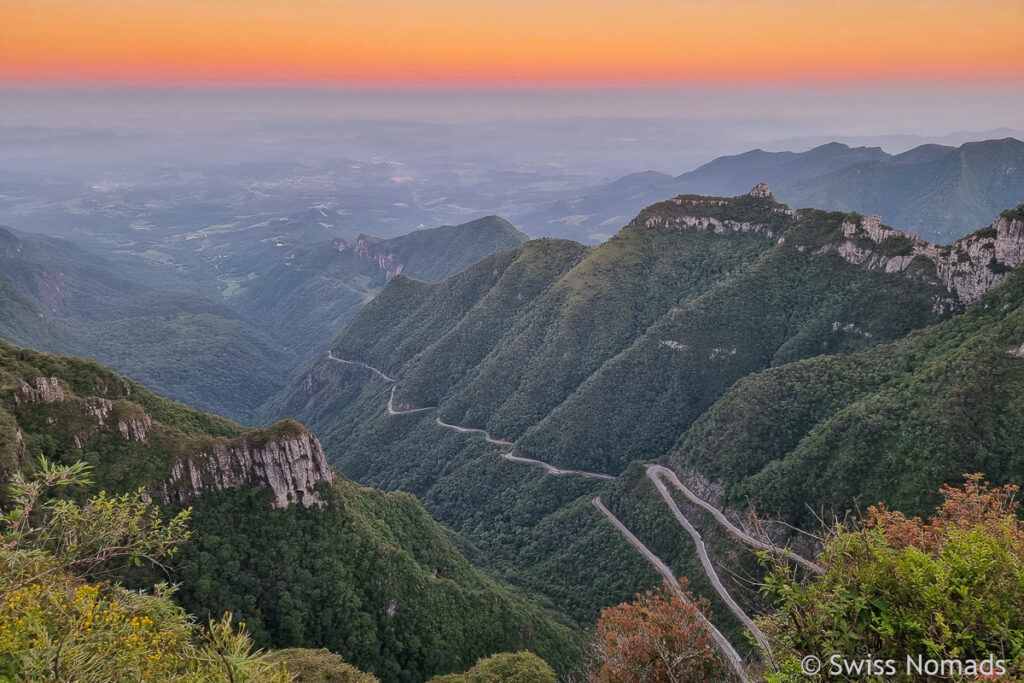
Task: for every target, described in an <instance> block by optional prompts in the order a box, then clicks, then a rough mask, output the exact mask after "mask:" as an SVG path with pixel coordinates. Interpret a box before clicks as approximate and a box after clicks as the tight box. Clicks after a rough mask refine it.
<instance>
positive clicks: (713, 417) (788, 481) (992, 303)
mask: <svg viewBox="0 0 1024 683" xmlns="http://www.w3.org/2000/svg"><path fill="white" fill-rule="evenodd" d="M993 232H994V233H995V235H992V233H993ZM980 234H981V235H982V237H981V238H980V239H983V240H988V239H992V238H995V239H996V248H995V249H994V250H993V249H989V250H986V251H984V252H982V253H994V254H996V255H1005V254H1006V253H1007V250H1008V249H1010V248H1012V249H1015V250H1016V252H1015V253H1017V254H1018V255H1019V254H1021V253H1022V252H1021V248H1022V247H1024V207H1021V208H1018V209H1015V210H1013V211H1007V212H1004V213H1003V214H1001V215H1000V217H999V218H998V219H997V220H996V223H995V224H994V227H993V228H992V229H987V230H984V231H981V233H980ZM993 258H996V259H997V263H1007V262H1006V261H1002V260H1000V259H999V258H998V257H996V256H994V257H993ZM1018 261H1019V258H1018ZM996 270H997V271H998V270H1001V269H999V268H997V269H996ZM1001 274H1002V276H1003V277H1006V272H1005V271H1003V272H1002V273H1001ZM1022 357H1024V271H1021V269H1020V268H1017V269H1016V270H1013V271H1012V273H1011V274H1010V276H1009V277H1008V279H1006V281H1005V282H1003V283H1002V284H1001V285H1000V286H997V287H994V288H992V289H991V291H989V292H987V293H986V294H984V296H982V297H981V298H980V299H979V300H978V301H977V302H976V303H975V304H974V305H973V306H971V308H970V309H969V310H968V311H967V312H966V313H964V314H963V315H959V316H955V317H953V318H951V319H949V320H947V321H944V322H942V323H940V324H937V325H934V326H931V327H928V328H925V329H922V330H918V331H916V332H914V333H912V334H910V335H908V336H907V337H906V338H904V339H900V340H898V341H895V342H893V343H891V344H886V345H883V346H877V347H875V348H872V349H869V350H866V351H864V352H861V353H856V354H853V355H849V356H821V357H818V358H811V359H808V360H805V361H801V362H798V363H791V364H788V365H783V366H781V367H777V368H772V369H769V370H766V371H764V372H762V373H759V374H757V375H752V376H750V377H747V378H744V379H742V380H740V381H739V382H737V383H736V384H735V385H734V386H733V387H732V388H730V390H729V391H728V392H727V393H726V394H725V395H724V396H723V397H722V398H721V399H720V400H719V401H718V402H717V403H716V404H715V405H714V406H712V408H711V409H709V410H708V411H707V412H706V413H704V415H703V416H702V417H701V418H700V419H699V420H698V421H697V422H695V423H694V424H693V426H692V427H691V428H690V429H689V430H688V431H687V432H686V433H685V434H683V436H682V437H681V438H680V440H679V443H678V444H677V445H676V446H675V447H674V448H673V449H672V451H671V452H670V454H669V455H668V456H667V458H668V461H669V462H671V463H673V464H675V465H678V466H682V467H685V468H688V469H691V468H692V469H695V470H696V471H699V472H700V473H702V474H703V475H704V476H706V477H708V478H710V479H713V480H715V481H718V482H721V483H723V484H724V485H725V491H724V493H725V497H726V500H727V501H729V502H731V503H733V504H734V505H740V506H742V505H744V504H746V503H750V504H753V505H755V506H756V507H757V508H758V509H759V510H762V511H764V512H770V513H776V514H781V515H782V516H784V517H786V518H788V519H790V520H791V521H794V522H806V521H808V520H807V518H808V516H809V515H811V514H812V510H821V509H822V508H824V509H830V508H833V507H835V508H842V507H843V506H845V505H848V504H849V501H851V500H853V499H854V498H855V497H859V498H860V499H862V500H864V501H865V502H867V503H871V502H874V501H877V500H884V501H886V502H887V503H889V504H891V505H893V506H896V507H898V508H899V509H901V510H905V511H907V512H908V513H920V512H924V511H925V510H928V509H930V508H931V507H933V506H934V504H935V502H936V500H937V497H938V494H937V493H936V491H937V489H938V485H939V484H941V483H943V482H948V481H956V480H957V478H958V477H959V476H960V475H961V474H962V473H964V472H975V471H983V472H985V473H986V475H987V476H988V477H990V478H991V479H992V480H993V481H999V482H1014V483H1018V484H1019V483H1021V482H1024V462H1022V461H1021V459H1020V454H1021V452H1022V451H1024V402H1022V398H1021V397H1022V396H1024V364H1022V362H1021V359H1022ZM782 397H785V399H784V400H783V399H782ZM811 482H816V483H817V484H820V483H822V482H827V486H822V485H812V483H811ZM805 505H809V506H810V508H808V507H805Z"/></svg>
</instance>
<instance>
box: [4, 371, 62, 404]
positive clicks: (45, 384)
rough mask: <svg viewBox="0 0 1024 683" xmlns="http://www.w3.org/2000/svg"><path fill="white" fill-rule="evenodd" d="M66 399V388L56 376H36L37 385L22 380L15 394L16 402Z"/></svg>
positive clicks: (51, 401)
mask: <svg viewBox="0 0 1024 683" xmlns="http://www.w3.org/2000/svg"><path fill="white" fill-rule="evenodd" d="M63 400H64V390H63V389H61V387H60V382H58V381H57V378H56V377H36V378H35V387H33V386H31V385H30V384H29V383H28V382H26V381H24V380H20V383H19V385H18V391H16V392H15V394H14V402H15V403H57V402H58V401H63Z"/></svg>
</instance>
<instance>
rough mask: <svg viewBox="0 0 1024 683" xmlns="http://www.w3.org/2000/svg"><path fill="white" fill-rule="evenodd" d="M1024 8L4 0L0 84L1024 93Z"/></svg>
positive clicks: (732, 0) (901, 0)
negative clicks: (983, 87)
mask: <svg viewBox="0 0 1024 683" xmlns="http://www.w3.org/2000/svg"><path fill="white" fill-rule="evenodd" d="M1022 36H1024V0H975V1H973V2H972V1H967V0H928V1H924V0H920V1H918V0H844V1H843V2H835V1H832V0H758V1H748V0H632V1H624V0H555V1H548V2H545V1H542V0H515V2H505V1H502V2H497V1H494V0H432V1H430V2H425V1H419V0H369V1H367V0H359V1H352V0H288V1H282V0H203V1H197V0H0V83H7V84H50V83H72V84H82V83H114V84H116V83H156V84H159V83H175V82H186V83H187V82H199V83H202V82H210V83H217V82H238V83H253V84H256V83H274V84H281V83H309V84H317V83H324V84H345V83H357V84H377V83H379V84H388V83H456V84H458V83H485V84H494V83H498V84H500V83H503V82H515V83H524V82H525V83H547V82H551V83H562V82H567V83H571V82H579V83H709V82H776V81H794V82H845V81H849V82H880V83H885V82H894V81H895V82H902V81H907V80H912V81H928V82H934V81H938V82H942V81H979V80H983V81H990V82H991V81H996V82H999V81H1004V82H1006V81H1010V82H1015V83H1018V84H1019V83H1024V39H1022Z"/></svg>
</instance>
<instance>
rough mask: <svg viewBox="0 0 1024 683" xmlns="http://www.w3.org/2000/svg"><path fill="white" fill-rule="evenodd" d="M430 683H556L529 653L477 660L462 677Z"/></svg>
mask: <svg viewBox="0 0 1024 683" xmlns="http://www.w3.org/2000/svg"><path fill="white" fill-rule="evenodd" d="M430 683H555V672H554V670H553V669H552V668H551V667H550V666H548V664H547V662H545V661H544V660H543V659H541V658H540V657H538V656H537V655H535V654H533V653H532V652H526V651H524V652H503V653H502V654H497V655H494V656H493V657H488V658H486V659H481V660H479V661H478V662H477V663H476V664H475V665H474V666H473V668H472V669H470V670H469V671H467V672H465V673H463V674H449V675H447V676H435V677H434V678H431V679H430Z"/></svg>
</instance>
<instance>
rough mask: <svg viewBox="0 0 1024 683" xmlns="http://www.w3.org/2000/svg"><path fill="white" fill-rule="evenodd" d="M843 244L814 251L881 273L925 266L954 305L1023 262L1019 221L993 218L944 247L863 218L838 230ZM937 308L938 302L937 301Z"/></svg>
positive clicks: (1023, 239)
mask: <svg viewBox="0 0 1024 683" xmlns="http://www.w3.org/2000/svg"><path fill="white" fill-rule="evenodd" d="M842 231H843V236H844V238H845V239H844V240H842V241H840V242H836V243H833V244H829V245H826V246H824V247H822V248H821V249H819V250H818V253H827V252H834V253H836V254H838V255H839V256H841V257H842V258H843V259H844V260H846V261H848V262H849V263H853V264H854V265H858V266H861V267H864V268H869V269H872V270H884V271H885V272H887V273H898V272H904V271H908V269H910V268H911V265H912V264H916V266H917V268H915V269H914V270H916V271H920V270H921V268H920V267H921V266H923V265H928V266H930V267H931V268H932V269H934V281H935V282H937V283H941V284H942V285H944V286H945V287H946V289H948V290H949V292H950V293H951V294H952V295H953V298H954V302H953V303H956V304H958V305H959V306H961V307H962V306H968V305H970V304H972V303H974V302H975V301H977V300H978V299H980V298H981V296H982V295H983V294H984V293H985V292H987V291H988V290H990V289H992V288H993V287H995V286H996V285H998V284H999V283H1000V282H1002V281H1003V280H1005V279H1006V278H1007V277H1008V276H1009V274H1010V272H1011V271H1012V270H1013V269H1014V268H1016V267H1017V266H1018V265H1020V264H1021V263H1022V262H1024V221H1022V220H1020V219H1019V218H1013V217H1009V216H1006V215H1002V216H999V217H998V218H996V220H995V221H993V223H992V226H991V227H990V228H987V229H985V230H979V231H978V232H976V233H974V234H973V235H968V236H967V237H964V238H963V239H961V240H958V241H957V242H954V243H953V244H952V245H950V246H940V245H937V244H934V243H932V242H927V241H925V240H924V239H923V238H922V237H920V236H918V235H909V234H907V233H905V232H902V231H900V230H896V229H894V228H889V227H886V226H884V225H882V218H881V216H876V215H872V216H864V217H863V218H861V219H860V221H859V222H857V223H854V222H853V221H847V222H845V223H843V226H842ZM936 305H937V307H941V306H943V305H944V302H937V304H936Z"/></svg>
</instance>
